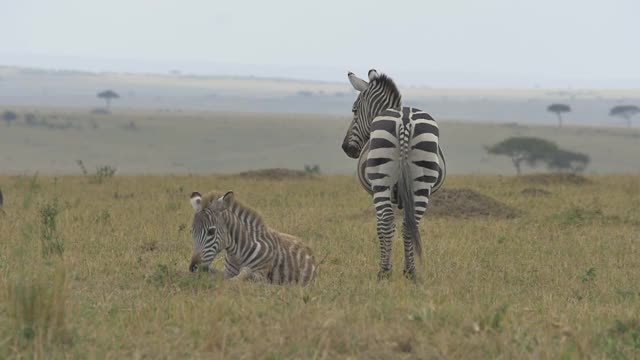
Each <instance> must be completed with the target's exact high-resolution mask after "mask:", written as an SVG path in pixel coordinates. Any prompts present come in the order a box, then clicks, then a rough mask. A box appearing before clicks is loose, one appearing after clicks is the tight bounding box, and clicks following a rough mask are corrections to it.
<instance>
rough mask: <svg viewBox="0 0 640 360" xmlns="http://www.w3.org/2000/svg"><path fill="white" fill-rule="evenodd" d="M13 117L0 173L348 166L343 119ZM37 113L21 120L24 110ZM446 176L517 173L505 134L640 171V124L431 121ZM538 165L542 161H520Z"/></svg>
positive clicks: (603, 166) (74, 113) (52, 111)
mask: <svg viewBox="0 0 640 360" xmlns="http://www.w3.org/2000/svg"><path fill="white" fill-rule="evenodd" d="M13 109H14V110H15V111H16V112H18V113H19V115H20V118H19V119H18V120H17V121H16V122H15V124H13V125H11V126H9V127H7V126H6V124H4V123H2V124H0V174H5V175H7V174H16V175H18V174H20V175H25V174H33V173H34V172H36V171H39V172H40V173H41V174H66V175H69V174H81V169H80V167H78V165H77V160H82V161H83V162H84V164H85V165H86V166H87V168H88V169H89V170H90V171H93V170H94V169H95V168H96V167H98V166H104V165H109V166H112V167H115V168H117V169H118V173H119V174H190V173H191V174H211V173H217V174H220V173H236V172H241V171H246V170H253V169H256V168H277V167H283V168H293V169H299V170H302V169H303V168H304V166H305V165H310V166H313V165H318V166H319V167H320V170H321V172H323V173H325V174H350V175H353V174H354V173H355V163H354V161H353V160H351V159H349V158H347V156H346V155H345V154H344V153H343V152H342V149H341V148H340V145H341V143H342V139H343V137H344V135H345V133H346V128H347V127H348V125H349V121H350V118H349V117H348V108H347V109H346V111H345V113H346V115H345V116H343V117H339V116H332V115H309V114H273V113H221V112H208V111H159V110H158V111H156V110H119V109H116V110H114V113H113V114H111V115H95V114H91V113H90V112H89V111H88V110H87V109H57V108H15V107H14V108H13ZM27 114H32V115H33V116H34V118H35V120H34V121H33V122H32V125H31V126H28V125H27V123H26V121H25V117H26V116H27ZM438 121H439V125H440V127H441V139H442V140H441V144H442V146H443V147H444V150H445V154H446V156H447V160H448V162H447V168H448V172H449V173H450V174H507V175H510V174H514V173H515V170H514V169H513V166H512V165H511V160H510V159H509V158H507V157H496V156H489V155H487V153H486V151H485V150H484V146H485V145H491V144H494V143H496V142H499V141H501V140H504V139H505V138H507V137H510V136H534V137H541V138H544V139H548V140H551V141H554V142H556V143H557V144H558V145H559V146H560V147H562V148H565V149H567V150H571V151H578V152H583V153H586V154H588V155H589V156H590V157H591V163H590V164H589V166H588V167H587V169H586V172H587V173H591V174H593V173H595V174H610V173H634V172H635V173H637V172H640V161H638V149H640V130H637V129H624V128H598V127H565V128H562V129H558V128H556V127H553V126H527V125H516V124H492V123H480V122H477V123H469V122H467V123H465V122H458V121H455V120H450V119H438ZM524 170H525V171H528V172H531V171H545V170H546V169H544V168H538V169H526V168H525V169H524Z"/></svg>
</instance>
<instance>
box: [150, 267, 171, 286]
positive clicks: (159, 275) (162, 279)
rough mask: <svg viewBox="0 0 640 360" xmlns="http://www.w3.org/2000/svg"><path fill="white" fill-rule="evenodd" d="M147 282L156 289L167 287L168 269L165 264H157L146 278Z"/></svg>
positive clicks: (169, 277) (168, 281) (169, 279)
mask: <svg viewBox="0 0 640 360" xmlns="http://www.w3.org/2000/svg"><path fill="white" fill-rule="evenodd" d="M147 281H148V282H150V283H151V284H153V285H156V286H158V287H162V286H166V285H168V284H169V283H171V274H170V273H169V267H168V266H167V265H165V264H158V265H157V266H156V270H155V271H154V272H153V273H152V274H151V275H150V276H149V277H148V278H147Z"/></svg>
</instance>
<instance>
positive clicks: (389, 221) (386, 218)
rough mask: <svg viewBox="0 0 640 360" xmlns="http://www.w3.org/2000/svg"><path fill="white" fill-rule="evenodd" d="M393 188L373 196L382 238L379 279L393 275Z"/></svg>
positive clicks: (377, 226)
mask: <svg viewBox="0 0 640 360" xmlns="http://www.w3.org/2000/svg"><path fill="white" fill-rule="evenodd" d="M391 195H392V194H391V189H390V188H389V187H387V189H386V190H384V191H381V192H377V193H375V195H374V196H373V202H374V204H375V207H376V218H377V225H376V229H377V232H378V240H380V271H379V272H378V280H385V279H388V278H389V277H390V276H391V270H392V265H391V240H392V239H393V236H394V235H395V231H396V224H395V222H394V214H393V205H392V204H391Z"/></svg>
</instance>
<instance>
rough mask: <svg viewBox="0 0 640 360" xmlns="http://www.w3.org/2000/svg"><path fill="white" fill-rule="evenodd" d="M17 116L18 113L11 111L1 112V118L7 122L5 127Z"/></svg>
mask: <svg viewBox="0 0 640 360" xmlns="http://www.w3.org/2000/svg"><path fill="white" fill-rule="evenodd" d="M17 118H18V114H16V113H15V112H13V111H9V110H7V111H5V112H4V113H3V114H2V120H4V121H5V122H6V123H7V127H9V126H11V122H13V121H15V120H16V119H17Z"/></svg>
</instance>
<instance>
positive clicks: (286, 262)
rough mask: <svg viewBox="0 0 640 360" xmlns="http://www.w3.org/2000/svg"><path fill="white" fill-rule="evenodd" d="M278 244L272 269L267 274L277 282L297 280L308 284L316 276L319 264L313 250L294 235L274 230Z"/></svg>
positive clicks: (271, 279) (283, 282)
mask: <svg viewBox="0 0 640 360" xmlns="http://www.w3.org/2000/svg"><path fill="white" fill-rule="evenodd" d="M272 234H273V236H274V240H275V241H276V242H277V244H278V246H277V247H276V249H275V254H274V257H273V261H272V263H271V264H272V265H271V269H270V271H269V272H268V274H267V278H268V279H269V281H271V282H273V283H275V284H285V283H291V282H296V283H300V284H302V285H307V284H309V283H310V282H311V281H313V279H314V278H315V277H316V272H317V266H316V260H315V257H314V256H313V252H312V251H311V249H310V248H309V247H308V246H305V245H304V244H302V242H301V241H300V239H298V238H297V237H295V236H293V235H289V234H285V233H280V232H277V231H273V232H272Z"/></svg>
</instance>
